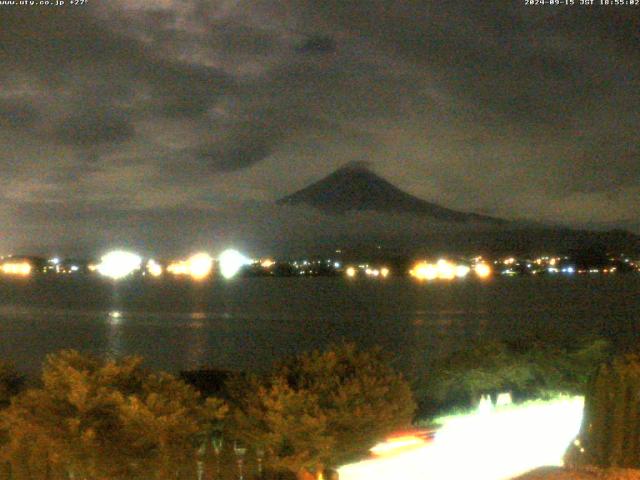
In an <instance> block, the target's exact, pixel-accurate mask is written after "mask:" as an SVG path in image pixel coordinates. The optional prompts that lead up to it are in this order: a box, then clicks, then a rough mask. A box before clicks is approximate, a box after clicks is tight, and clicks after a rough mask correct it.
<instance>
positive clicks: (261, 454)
mask: <svg viewBox="0 0 640 480" xmlns="http://www.w3.org/2000/svg"><path fill="white" fill-rule="evenodd" d="M256 460H257V461H258V478H259V479H260V480H262V478H263V476H262V462H263V460H264V448H263V447H262V445H258V446H257V447H256Z"/></svg>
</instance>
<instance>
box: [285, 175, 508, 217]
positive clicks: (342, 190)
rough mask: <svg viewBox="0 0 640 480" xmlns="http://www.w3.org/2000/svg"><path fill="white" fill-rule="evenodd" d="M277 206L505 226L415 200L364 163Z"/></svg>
mask: <svg viewBox="0 0 640 480" xmlns="http://www.w3.org/2000/svg"><path fill="white" fill-rule="evenodd" d="M277 203H278V204H279V205H308V206H312V207H315V208H318V209H320V210H323V211H324V212H326V213H332V214H343V213H347V212H350V211H375V212H382V213H396V214H397V213H408V214H414V215H419V216H425V217H431V218H433V219H436V220H441V221H447V222H490V223H494V224H495V223H505V221H504V220H501V219H499V218H494V217H489V216H485V215H480V214H477V213H467V212H461V211H458V210H452V209H450V208H446V207H442V206H440V205H438V204H435V203H431V202H427V201H426V200H422V199H421V198H418V197H414V196H413V195H410V194H408V193H406V192H404V191H402V190H400V189H399V188H398V187H396V186H395V185H393V184H391V183H390V182H388V181H387V180H385V179H384V178H382V177H380V176H379V175H376V174H375V173H373V172H372V171H371V170H369V169H368V168H367V167H366V165H365V164H363V163H351V164H348V165H345V166H343V167H341V168H339V169H338V170H336V171H335V172H333V173H331V174H330V175H328V176H326V177H325V178H323V179H321V180H319V181H317V182H315V183H313V184H311V185H309V186H308V187H306V188H303V189H302V190H299V191H297V192H295V193H293V194H291V195H288V196H286V197H284V198H281V199H280V200H278V201H277Z"/></svg>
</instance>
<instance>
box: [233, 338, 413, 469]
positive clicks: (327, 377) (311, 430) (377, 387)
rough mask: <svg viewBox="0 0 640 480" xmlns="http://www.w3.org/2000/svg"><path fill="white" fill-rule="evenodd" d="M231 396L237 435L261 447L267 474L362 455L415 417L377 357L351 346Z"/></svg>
mask: <svg viewBox="0 0 640 480" xmlns="http://www.w3.org/2000/svg"><path fill="white" fill-rule="evenodd" d="M230 389H231V391H232V396H233V398H234V403H235V407H236V408H235V411H234V415H233V419H234V422H233V423H234V430H235V434H236V435H237V436H240V437H242V438H244V439H245V441H247V442H250V443H252V444H254V445H261V446H263V448H265V450H266V451H267V453H268V462H269V464H270V465H271V466H273V467H275V468H284V469H287V470H290V471H292V472H296V473H298V474H301V472H305V471H309V470H315V471H319V470H321V469H322V468H323V467H324V466H326V465H335V464H339V463H341V462H344V461H347V460H350V459H352V458H354V457H356V456H358V455H362V454H363V453H366V452H367V450H368V448H370V447H371V446H372V444H373V443H375V442H376V441H377V440H379V439H380V438H382V437H384V436H385V435H387V434H388V433H390V432H392V431H394V430H395V429H397V428H399V427H405V426H407V425H409V424H410V423H411V420H412V418H413V413H414V410H415V402H414V400H413V396H412V393H411V390H410V388H409V385H408V384H407V382H406V381H405V380H404V379H403V378H402V376H401V375H399V374H398V373H396V372H395V371H394V370H393V369H392V368H391V367H390V366H389V365H388V363H387V361H386V359H385V358H384V357H383V355H382V354H381V352H380V351H379V350H372V351H361V350H358V349H356V348H355V347H354V346H353V345H339V346H334V347H331V348H329V349H328V350H326V351H314V352H311V353H306V354H302V355H298V356H296V357H294V358H292V359H290V360H287V361H285V362H282V363H280V364H278V365H276V366H275V367H274V369H273V371H272V372H271V373H270V374H269V375H266V376H264V377H256V376H253V377H249V378H245V379H243V380H236V382H235V384H234V385H232V386H231V388H230Z"/></svg>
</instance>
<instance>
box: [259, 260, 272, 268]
mask: <svg viewBox="0 0 640 480" xmlns="http://www.w3.org/2000/svg"><path fill="white" fill-rule="evenodd" d="M275 264H276V262H274V261H273V260H271V259H270V258H267V259H265V260H262V261H261V262H260V266H261V267H262V268H270V267H273V266H274V265H275Z"/></svg>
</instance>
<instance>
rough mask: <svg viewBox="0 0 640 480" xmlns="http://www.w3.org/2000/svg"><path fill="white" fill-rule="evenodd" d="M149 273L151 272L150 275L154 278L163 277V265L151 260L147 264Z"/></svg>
mask: <svg viewBox="0 0 640 480" xmlns="http://www.w3.org/2000/svg"><path fill="white" fill-rule="evenodd" d="M147 272H149V275H151V276H152V277H159V276H160V275H162V265H160V264H159V263H158V262H156V261H155V260H153V259H151V260H149V261H148V262H147Z"/></svg>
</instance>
